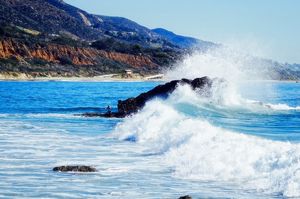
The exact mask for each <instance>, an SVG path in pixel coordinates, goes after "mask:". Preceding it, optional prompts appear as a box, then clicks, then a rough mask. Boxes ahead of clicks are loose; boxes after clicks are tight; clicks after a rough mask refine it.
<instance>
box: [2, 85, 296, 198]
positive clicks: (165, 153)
mask: <svg viewBox="0 0 300 199" xmlns="http://www.w3.org/2000/svg"><path fill="white" fill-rule="evenodd" d="M161 83H162V82H13V81H11V82H9V81H6V82H5V81H2V82H0V198H170V199H171V198H174V199H176V198H178V197H179V196H183V195H190V196H192V197H193V198H289V197H291V198H293V197H294V198H297V197H300V98H299V96H300V84H297V83H295V82H276V81H251V82H242V83H240V84H238V85H226V84H225V85H216V86H214V87H213V89H212V91H213V92H212V95H211V96H209V97H201V96H199V95H198V94H197V92H195V91H192V90H191V89H190V88H189V87H188V86H179V87H178V88H177V89H176V90H175V91H174V92H173V93H172V95H171V96H170V97H169V98H168V99H154V100H152V101H150V102H148V103H147V104H146V106H145V107H144V108H143V109H142V110H141V111H140V112H138V113H137V114H135V115H133V116H131V117H128V118H125V119H106V118H85V117H81V116H78V115H76V114H80V113H85V112H105V107H107V106H108V105H110V106H112V107H113V110H116V107H117V101H118V100H119V99H127V98H129V97H133V96H137V95H138V94H140V93H141V92H145V91H148V90H150V89H152V88H153V87H155V86H156V85H158V84H161ZM77 164H83V165H90V166H94V167H96V169H97V170H98V172H96V173H87V174H86V173H57V172H53V171H52V168H53V167H55V166H61V165H77Z"/></svg>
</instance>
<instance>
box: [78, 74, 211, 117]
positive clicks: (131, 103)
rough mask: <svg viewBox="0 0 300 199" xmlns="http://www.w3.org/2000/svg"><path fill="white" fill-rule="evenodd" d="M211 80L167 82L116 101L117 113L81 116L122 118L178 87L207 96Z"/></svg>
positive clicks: (205, 78)
mask: <svg viewBox="0 0 300 199" xmlns="http://www.w3.org/2000/svg"><path fill="white" fill-rule="evenodd" d="M212 83H213V80H212V79H210V78H208V77H202V78H196V79H194V80H190V79H181V80H174V81H171V82H168V83H166V84H163V85H159V86H157V87H155V88H153V89H152V90H150V91H148V92H146V93H142V94H140V95H139V96H137V97H135V98H129V99H127V100H124V101H122V100H119V101H118V112H111V113H85V114H81V116H85V117H106V118H112V117H113V118H122V117H126V116H127V115H130V114H132V113H136V112H137V111H138V110H140V109H142V108H143V107H144V106H145V104H146V102H147V101H149V100H151V99H153V98H156V97H159V98H167V97H168V96H169V95H170V94H171V93H172V92H173V91H174V90H175V89H176V88H177V86H178V85H189V86H190V87H191V88H192V89H193V90H196V91H197V92H198V93H199V94H201V95H207V94H209V91H210V88H211V86H212Z"/></svg>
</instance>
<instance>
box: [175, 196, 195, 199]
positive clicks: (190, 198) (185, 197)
mask: <svg viewBox="0 0 300 199" xmlns="http://www.w3.org/2000/svg"><path fill="white" fill-rule="evenodd" d="M178 199H192V197H191V196H189V195H186V196H181V197H179V198H178Z"/></svg>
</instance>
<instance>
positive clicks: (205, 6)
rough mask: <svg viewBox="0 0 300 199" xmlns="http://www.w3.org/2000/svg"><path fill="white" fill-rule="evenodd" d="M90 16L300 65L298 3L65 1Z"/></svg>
mask: <svg viewBox="0 0 300 199" xmlns="http://www.w3.org/2000/svg"><path fill="white" fill-rule="evenodd" d="M65 2H67V3H70V4H72V5H74V6H76V7H79V8H81V9H83V10H86V11H88V12H90V13H93V14H102V15H110V16H122V17H126V18H129V19H131V20H133V21H136V22H138V23H139V24H141V25H144V26H146V27H149V28H156V27H163V28H166V29H169V30H171V31H173V32H176V33H177V34H182V35H189V36H193V37H197V38H199V39H203V40H208V41H213V42H218V43H223V44H228V45H234V46H238V47H239V48H246V49H249V50H250V51H252V52H254V53H255V54H257V55H260V56H264V57H269V58H272V59H274V60H278V61H281V62H290V63H294V62H297V63H300V0H185V1H184V0H65Z"/></svg>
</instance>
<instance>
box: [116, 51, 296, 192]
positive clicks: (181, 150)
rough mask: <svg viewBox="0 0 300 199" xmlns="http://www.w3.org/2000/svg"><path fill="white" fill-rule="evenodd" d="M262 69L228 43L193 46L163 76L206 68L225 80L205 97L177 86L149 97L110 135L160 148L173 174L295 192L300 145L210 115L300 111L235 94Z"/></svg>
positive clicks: (261, 74)
mask: <svg viewBox="0 0 300 199" xmlns="http://www.w3.org/2000/svg"><path fill="white" fill-rule="evenodd" d="M262 69H264V70H262ZM267 72H268V67H266V66H263V65H260V63H259V62H257V59H253V57H251V56H248V55H247V54H241V53H237V52H236V51H231V50H229V49H228V48H224V47H222V48H218V49H214V50H212V51H209V52H205V53H195V54H194V55H192V56H188V57H187V58H186V59H185V60H184V61H183V63H181V64H179V65H178V66H176V67H175V68H174V70H172V71H169V72H168V73H167V75H166V76H167V78H169V79H179V78H183V77H184V78H196V77H202V76H205V75H206V76H209V77H218V78H222V79H225V80H226V81H215V82H214V84H213V86H212V89H211V90H210V91H208V92H211V93H210V94H209V95H207V96H209V97H207V96H206V97H201V96H199V95H198V94H197V93H196V92H194V91H192V90H191V89H190V88H189V87H188V86H179V87H178V88H177V89H176V90H175V91H174V92H173V93H172V95H171V96H170V97H169V98H168V99H166V100H160V99H154V100H152V101H150V102H148V103H147V104H146V106H145V107H144V108H143V109H142V110H141V111H140V112H139V113H137V114H136V115H133V116H131V117H129V118H126V119H125V120H124V122H123V123H121V124H119V125H118V126H117V128H116V129H115V131H114V135H116V136H117V137H118V138H119V139H121V140H130V141H134V142H137V143H138V144H139V145H142V146H146V149H147V150H146V151H145V153H149V154H158V155H161V156H162V157H163V159H165V160H167V163H168V165H169V166H170V167H171V168H173V169H174V172H173V175H174V176H175V177H177V178H181V179H193V180H200V181H214V182H225V183H227V184H234V185H235V186H237V187H240V188H241V189H245V190H253V189H255V190H257V191H258V192H263V193H278V194H279V195H284V196H288V197H300V144H298V143H289V142H281V141H275V140H271V139H265V138H262V137H258V136H253V135H247V134H243V133H241V132H236V131H233V130H229V129H227V128H226V126H224V127H223V126H216V124H212V123H211V122H210V121H209V120H208V119H207V118H208V117H210V116H212V115H213V116H214V117H218V115H220V114H221V115H222V114H226V113H228V114H232V113H235V112H240V113H245V114H246V113H251V114H252V115H254V118H255V115H257V116H260V115H266V117H267V116H268V115H269V116H270V117H272V115H273V114H280V113H281V112H280V111H298V110H300V109H299V107H291V106H289V105H287V104H274V103H268V102H266V103H265V102H260V101H255V100H251V99H245V98H243V97H242V96H241V95H240V94H239V93H240V92H239V87H238V85H239V84H240V83H241V82H242V81H244V80H249V79H257V78H258V79H264V78H265V77H266V74H267ZM243 89H247V87H243ZM266 92H274V91H266ZM259 133H264V132H257V134H259Z"/></svg>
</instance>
